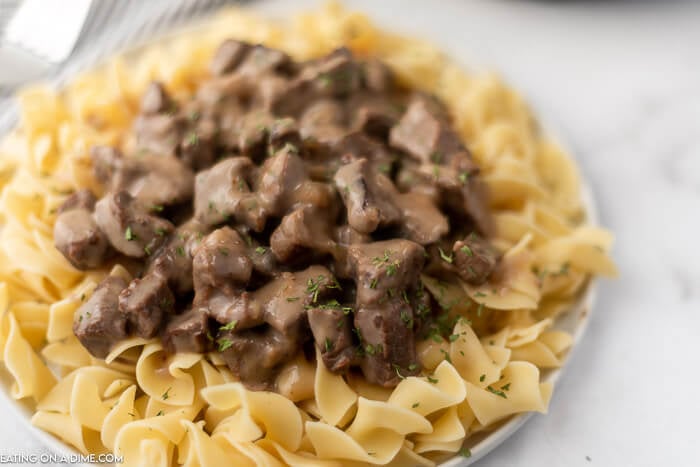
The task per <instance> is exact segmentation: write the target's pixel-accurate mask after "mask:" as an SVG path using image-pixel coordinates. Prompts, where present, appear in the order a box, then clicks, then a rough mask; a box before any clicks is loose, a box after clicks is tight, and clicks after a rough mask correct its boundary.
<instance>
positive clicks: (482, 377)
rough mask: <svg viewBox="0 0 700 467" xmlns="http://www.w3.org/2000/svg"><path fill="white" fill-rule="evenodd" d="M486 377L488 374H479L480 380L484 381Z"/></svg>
mask: <svg viewBox="0 0 700 467" xmlns="http://www.w3.org/2000/svg"><path fill="white" fill-rule="evenodd" d="M485 379H486V374H483V375H481V376H479V381H481V382H482V383H483V382H484V380H485Z"/></svg>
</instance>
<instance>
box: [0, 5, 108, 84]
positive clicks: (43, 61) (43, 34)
mask: <svg viewBox="0 0 700 467" xmlns="http://www.w3.org/2000/svg"><path fill="white" fill-rule="evenodd" d="M98 3H99V2H98ZM92 4H93V0H72V1H69V2H46V1H42V0H25V1H24V2H23V3H22V4H21V5H20V6H19V8H18V9H17V10H16V11H15V13H14V15H13V16H12V18H11V19H10V21H9V23H8V25H7V28H6V30H5V33H4V35H3V37H2V47H0V86H2V87H8V86H13V85H16V84H18V83H20V82H23V81H27V80H29V79H33V78H38V77H40V76H42V75H43V74H45V73H46V72H47V71H48V70H50V69H51V68H52V67H53V66H55V65H56V64H59V63H61V62H63V61H64V60H65V59H66V58H67V57H68V56H69V55H70V53H71V52H72V51H73V49H74V47H75V45H76V43H77V42H78V39H79V37H80V34H81V32H82V30H83V25H84V24H85V21H86V20H87V18H88V16H89V13H90V10H91V8H90V7H91V5H92Z"/></svg>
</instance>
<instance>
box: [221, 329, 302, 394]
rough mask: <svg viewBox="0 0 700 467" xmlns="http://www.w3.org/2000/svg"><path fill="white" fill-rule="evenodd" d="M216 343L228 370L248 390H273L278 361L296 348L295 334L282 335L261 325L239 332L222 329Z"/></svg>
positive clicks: (290, 356)
mask: <svg viewBox="0 0 700 467" xmlns="http://www.w3.org/2000/svg"><path fill="white" fill-rule="evenodd" d="M216 342H217V344H218V348H219V350H220V351H221V352H222V353H221V356H222V357H223V358H224V360H225V361H226V365H227V366H228V367H229V369H230V370H231V371H232V372H233V374H235V375H236V376H238V377H239V378H240V379H241V382H243V384H245V385H246V387H247V388H248V389H252V390H256V391H261V390H268V391H269V390H274V385H273V382H274V378H275V375H276V374H277V370H278V368H279V366H280V365H281V364H283V363H284V362H286V361H288V360H290V359H291V358H293V357H294V355H295V354H296V352H297V350H298V348H299V340H298V337H297V336H289V335H285V334H283V333H281V332H279V331H277V330H276V329H274V328H272V327H269V326H264V327H261V328H260V329H250V330H246V331H242V332H237V333H235V332H232V331H223V332H220V333H219V334H218V335H217V339H216Z"/></svg>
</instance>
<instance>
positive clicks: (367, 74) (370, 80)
mask: <svg viewBox="0 0 700 467" xmlns="http://www.w3.org/2000/svg"><path fill="white" fill-rule="evenodd" d="M362 84H363V85H364V87H365V88H366V89H367V90H369V91H372V92H376V93H383V92H390V91H392V90H393V88H394V86H395V78H394V73H393V72H392V71H391V69H390V68H389V67H388V66H386V65H385V64H384V63H382V62H380V61H379V60H376V59H370V60H367V61H366V62H365V63H363V64H362Z"/></svg>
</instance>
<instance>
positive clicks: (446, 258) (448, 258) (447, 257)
mask: <svg viewBox="0 0 700 467" xmlns="http://www.w3.org/2000/svg"><path fill="white" fill-rule="evenodd" d="M438 251H439V252H440V258H442V260H443V261H445V262H446V263H450V264H452V253H450V254H449V255H448V254H446V253H445V252H444V251H442V248H438Z"/></svg>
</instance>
